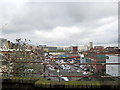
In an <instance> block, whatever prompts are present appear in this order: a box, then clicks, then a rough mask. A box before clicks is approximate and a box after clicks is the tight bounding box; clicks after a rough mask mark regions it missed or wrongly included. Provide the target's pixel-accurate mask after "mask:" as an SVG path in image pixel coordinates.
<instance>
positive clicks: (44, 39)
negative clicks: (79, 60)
mask: <svg viewBox="0 0 120 90" xmlns="http://www.w3.org/2000/svg"><path fill="white" fill-rule="evenodd" d="M0 25H1V26H2V27H3V28H1V26H0V29H3V30H2V37H4V38H7V39H9V40H11V41H15V39H16V38H22V39H25V38H26V39H30V40H31V43H32V44H33V43H34V44H35V45H36V44H37V45H39V44H46V45H51V46H52V45H58V46H66V45H67V46H70V45H85V44H88V42H91V41H92V42H94V44H96V45H117V43H118V6H117V3H113V2H46V3H45V2H44V3H43V2H24V3H23V2H21V3H16V2H15V3H0Z"/></svg>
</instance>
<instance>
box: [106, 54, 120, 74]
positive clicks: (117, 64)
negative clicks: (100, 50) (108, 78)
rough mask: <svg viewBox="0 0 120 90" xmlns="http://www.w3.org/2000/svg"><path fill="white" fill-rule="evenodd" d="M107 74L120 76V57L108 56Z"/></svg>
mask: <svg viewBox="0 0 120 90" xmlns="http://www.w3.org/2000/svg"><path fill="white" fill-rule="evenodd" d="M107 56H108V58H107V59H106V73H107V74H109V75H112V76H120V55H115V54H114V55H107Z"/></svg>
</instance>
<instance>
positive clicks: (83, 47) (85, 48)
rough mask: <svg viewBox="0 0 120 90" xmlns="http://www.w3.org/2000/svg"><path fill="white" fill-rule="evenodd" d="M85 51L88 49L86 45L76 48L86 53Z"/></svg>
mask: <svg viewBox="0 0 120 90" xmlns="http://www.w3.org/2000/svg"><path fill="white" fill-rule="evenodd" d="M87 50H89V47H88V46H87V45H81V46H78V51H87Z"/></svg>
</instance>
